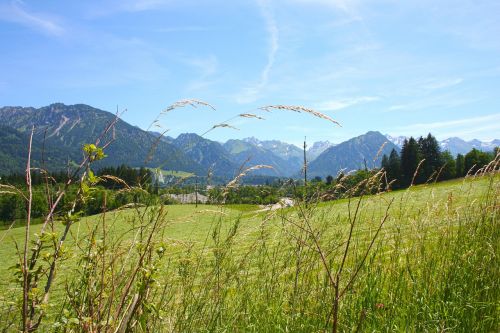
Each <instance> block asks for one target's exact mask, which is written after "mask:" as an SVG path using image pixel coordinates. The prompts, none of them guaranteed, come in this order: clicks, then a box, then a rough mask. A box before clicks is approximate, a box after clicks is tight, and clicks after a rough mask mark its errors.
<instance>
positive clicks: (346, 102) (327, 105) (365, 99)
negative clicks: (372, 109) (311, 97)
mask: <svg viewBox="0 0 500 333" xmlns="http://www.w3.org/2000/svg"><path fill="white" fill-rule="evenodd" d="M378 100H380V98H379V97H377V96H358V97H351V98H343V99H337V100H331V101H325V102H322V103H320V104H318V105H317V107H316V108H317V109H318V110H320V111H337V110H341V109H345V108H348V107H351V106H355V105H358V104H363V103H369V102H374V101H378Z"/></svg>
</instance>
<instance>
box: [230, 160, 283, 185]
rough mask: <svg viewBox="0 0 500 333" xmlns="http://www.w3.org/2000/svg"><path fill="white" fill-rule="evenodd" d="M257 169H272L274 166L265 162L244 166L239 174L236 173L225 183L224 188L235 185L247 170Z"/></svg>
mask: <svg viewBox="0 0 500 333" xmlns="http://www.w3.org/2000/svg"><path fill="white" fill-rule="evenodd" d="M259 169H274V168H273V167H272V166H270V165H265V164H258V165H254V166H251V167H249V168H246V169H245V170H243V171H242V172H241V173H240V174H239V175H237V176H236V177H234V179H233V180H231V181H230V182H229V183H227V185H226V190H227V189H229V188H232V187H234V186H236V184H237V183H238V181H239V180H240V179H241V178H242V177H244V176H245V175H246V174H247V173H248V172H250V171H254V170H259Z"/></svg>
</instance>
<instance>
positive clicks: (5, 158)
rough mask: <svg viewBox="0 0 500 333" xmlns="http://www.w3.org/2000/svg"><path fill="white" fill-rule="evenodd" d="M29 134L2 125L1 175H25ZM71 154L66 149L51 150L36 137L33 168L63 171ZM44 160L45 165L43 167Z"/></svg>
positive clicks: (33, 143)
mask: <svg viewBox="0 0 500 333" xmlns="http://www.w3.org/2000/svg"><path fill="white" fill-rule="evenodd" d="M29 136H30V135H29V133H22V132H20V131H18V130H16V129H14V128H12V127H7V126H1V125H0V175H5V174H10V173H13V172H16V173H23V172H24V170H25V169H26V162H27V158H28V147H29ZM67 156H69V152H68V151H67V150H65V149H57V150H56V151H54V150H50V149H49V148H48V147H44V146H43V142H40V141H39V139H38V138H36V137H34V138H33V142H32V149H31V166H32V167H34V168H39V167H42V166H43V167H45V168H49V169H51V170H55V171H62V170H64V169H65V168H66V167H67V159H66V158H67ZM42 159H43V165H42Z"/></svg>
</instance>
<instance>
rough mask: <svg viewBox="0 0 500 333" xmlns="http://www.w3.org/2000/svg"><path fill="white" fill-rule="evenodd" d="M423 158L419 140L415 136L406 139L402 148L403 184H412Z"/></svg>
mask: <svg viewBox="0 0 500 333" xmlns="http://www.w3.org/2000/svg"><path fill="white" fill-rule="evenodd" d="M421 159H422V158H421V154H420V148H419V145H418V143H417V141H416V140H415V139H414V138H413V137H410V139H408V140H406V139H405V141H404V143H403V148H402V149H401V176H402V177H401V178H402V179H401V180H402V185H403V186H410V184H411V183H412V179H413V175H414V174H415V171H416V170H417V167H418V163H420V161H421Z"/></svg>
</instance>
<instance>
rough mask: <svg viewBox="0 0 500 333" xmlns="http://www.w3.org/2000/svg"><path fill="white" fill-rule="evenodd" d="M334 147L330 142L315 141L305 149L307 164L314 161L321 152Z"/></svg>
mask: <svg viewBox="0 0 500 333" xmlns="http://www.w3.org/2000/svg"><path fill="white" fill-rule="evenodd" d="M333 146H335V144H333V143H331V142H330V141H317V142H315V143H313V145H312V146H311V147H310V148H309V149H307V159H308V160H309V162H312V161H314V160H315V159H316V158H317V157H318V156H319V155H321V153H322V152H324V151H325V150H327V149H328V148H330V147H333Z"/></svg>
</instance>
